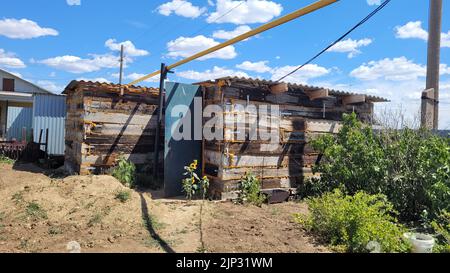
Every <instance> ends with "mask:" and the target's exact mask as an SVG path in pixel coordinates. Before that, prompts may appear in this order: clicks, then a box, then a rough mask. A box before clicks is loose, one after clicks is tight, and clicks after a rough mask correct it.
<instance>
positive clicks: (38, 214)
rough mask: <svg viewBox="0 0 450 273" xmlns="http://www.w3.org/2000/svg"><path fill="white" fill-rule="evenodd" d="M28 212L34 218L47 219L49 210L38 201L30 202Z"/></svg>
mask: <svg viewBox="0 0 450 273" xmlns="http://www.w3.org/2000/svg"><path fill="white" fill-rule="evenodd" d="M25 211H26V213H27V215H28V216H30V217H32V218H33V219H36V220H38V219H47V218H48V217H47V212H46V211H45V210H44V209H43V208H42V207H41V206H40V205H39V204H38V203H36V202H31V203H28V206H27V207H26V210H25Z"/></svg>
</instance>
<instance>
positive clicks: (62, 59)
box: [37, 54, 119, 74]
mask: <svg viewBox="0 0 450 273" xmlns="http://www.w3.org/2000/svg"><path fill="white" fill-rule="evenodd" d="M89 56H90V58H88V59H83V58H80V57H78V56H71V55H65V56H58V57H53V58H48V59H45V60H40V61H37V63H41V64H45V65H47V66H50V67H52V68H55V69H59V70H63V71H66V72H70V73H76V74H81V73H88V72H94V71H98V70H101V69H103V68H116V67H118V66H119V61H118V58H117V56H114V55H111V54H104V55H95V54H91V55H89Z"/></svg>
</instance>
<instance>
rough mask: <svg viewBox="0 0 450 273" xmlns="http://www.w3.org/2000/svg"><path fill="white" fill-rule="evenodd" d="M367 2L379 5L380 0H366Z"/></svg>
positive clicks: (371, 4)
mask: <svg viewBox="0 0 450 273" xmlns="http://www.w3.org/2000/svg"><path fill="white" fill-rule="evenodd" d="M367 4H369V5H370V6H374V5H381V0H367Z"/></svg>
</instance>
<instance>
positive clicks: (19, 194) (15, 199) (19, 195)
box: [11, 192, 23, 204]
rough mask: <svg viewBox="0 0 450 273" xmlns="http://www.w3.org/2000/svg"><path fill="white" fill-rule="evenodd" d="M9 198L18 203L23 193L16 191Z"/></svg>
mask: <svg viewBox="0 0 450 273" xmlns="http://www.w3.org/2000/svg"><path fill="white" fill-rule="evenodd" d="M11 199H12V200H13V201H14V203H16V204H20V203H22V202H23V194H22V193H21V192H16V193H15V194H14V195H13V196H12V198H11Z"/></svg>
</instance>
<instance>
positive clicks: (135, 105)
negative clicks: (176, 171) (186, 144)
mask: <svg viewBox="0 0 450 273" xmlns="http://www.w3.org/2000/svg"><path fill="white" fill-rule="evenodd" d="M67 101H68V105H69V108H68V109H69V110H68V111H69V112H68V117H67V125H66V131H67V134H66V135H67V137H66V144H67V145H68V147H69V144H71V145H70V146H71V147H69V149H67V147H66V151H67V152H66V161H69V162H70V164H71V165H73V166H75V167H74V170H75V171H77V172H79V173H80V174H81V175H86V174H91V173H102V172H104V171H105V170H107V169H109V168H111V167H112V166H114V165H115V164H116V162H117V159H118V158H119V157H120V156H124V157H125V158H127V159H129V160H130V161H131V162H133V163H135V164H136V165H137V167H138V170H139V171H142V172H145V171H148V170H151V166H152V161H153V153H154V152H155V147H154V141H155V137H156V125H157V123H156V112H155V110H156V109H157V92H155V93H147V94H145V95H143V94H141V93H129V94H125V95H124V96H123V97H121V96H120V95H119V94H118V93H115V92H107V91H104V90H102V89H101V88H99V89H98V90H95V89H94V90H93V89H92V88H89V89H82V88H78V89H76V90H75V91H74V92H70V93H69V94H68V100H67ZM163 119H164V117H163ZM160 139H161V142H160V143H161V145H160V151H162V150H163V149H164V148H163V147H164V128H162V130H161V134H160ZM160 162H161V164H160V166H161V168H160V172H161V173H162V172H163V171H162V170H163V169H162V168H163V163H162V162H163V153H162V152H160Z"/></svg>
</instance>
